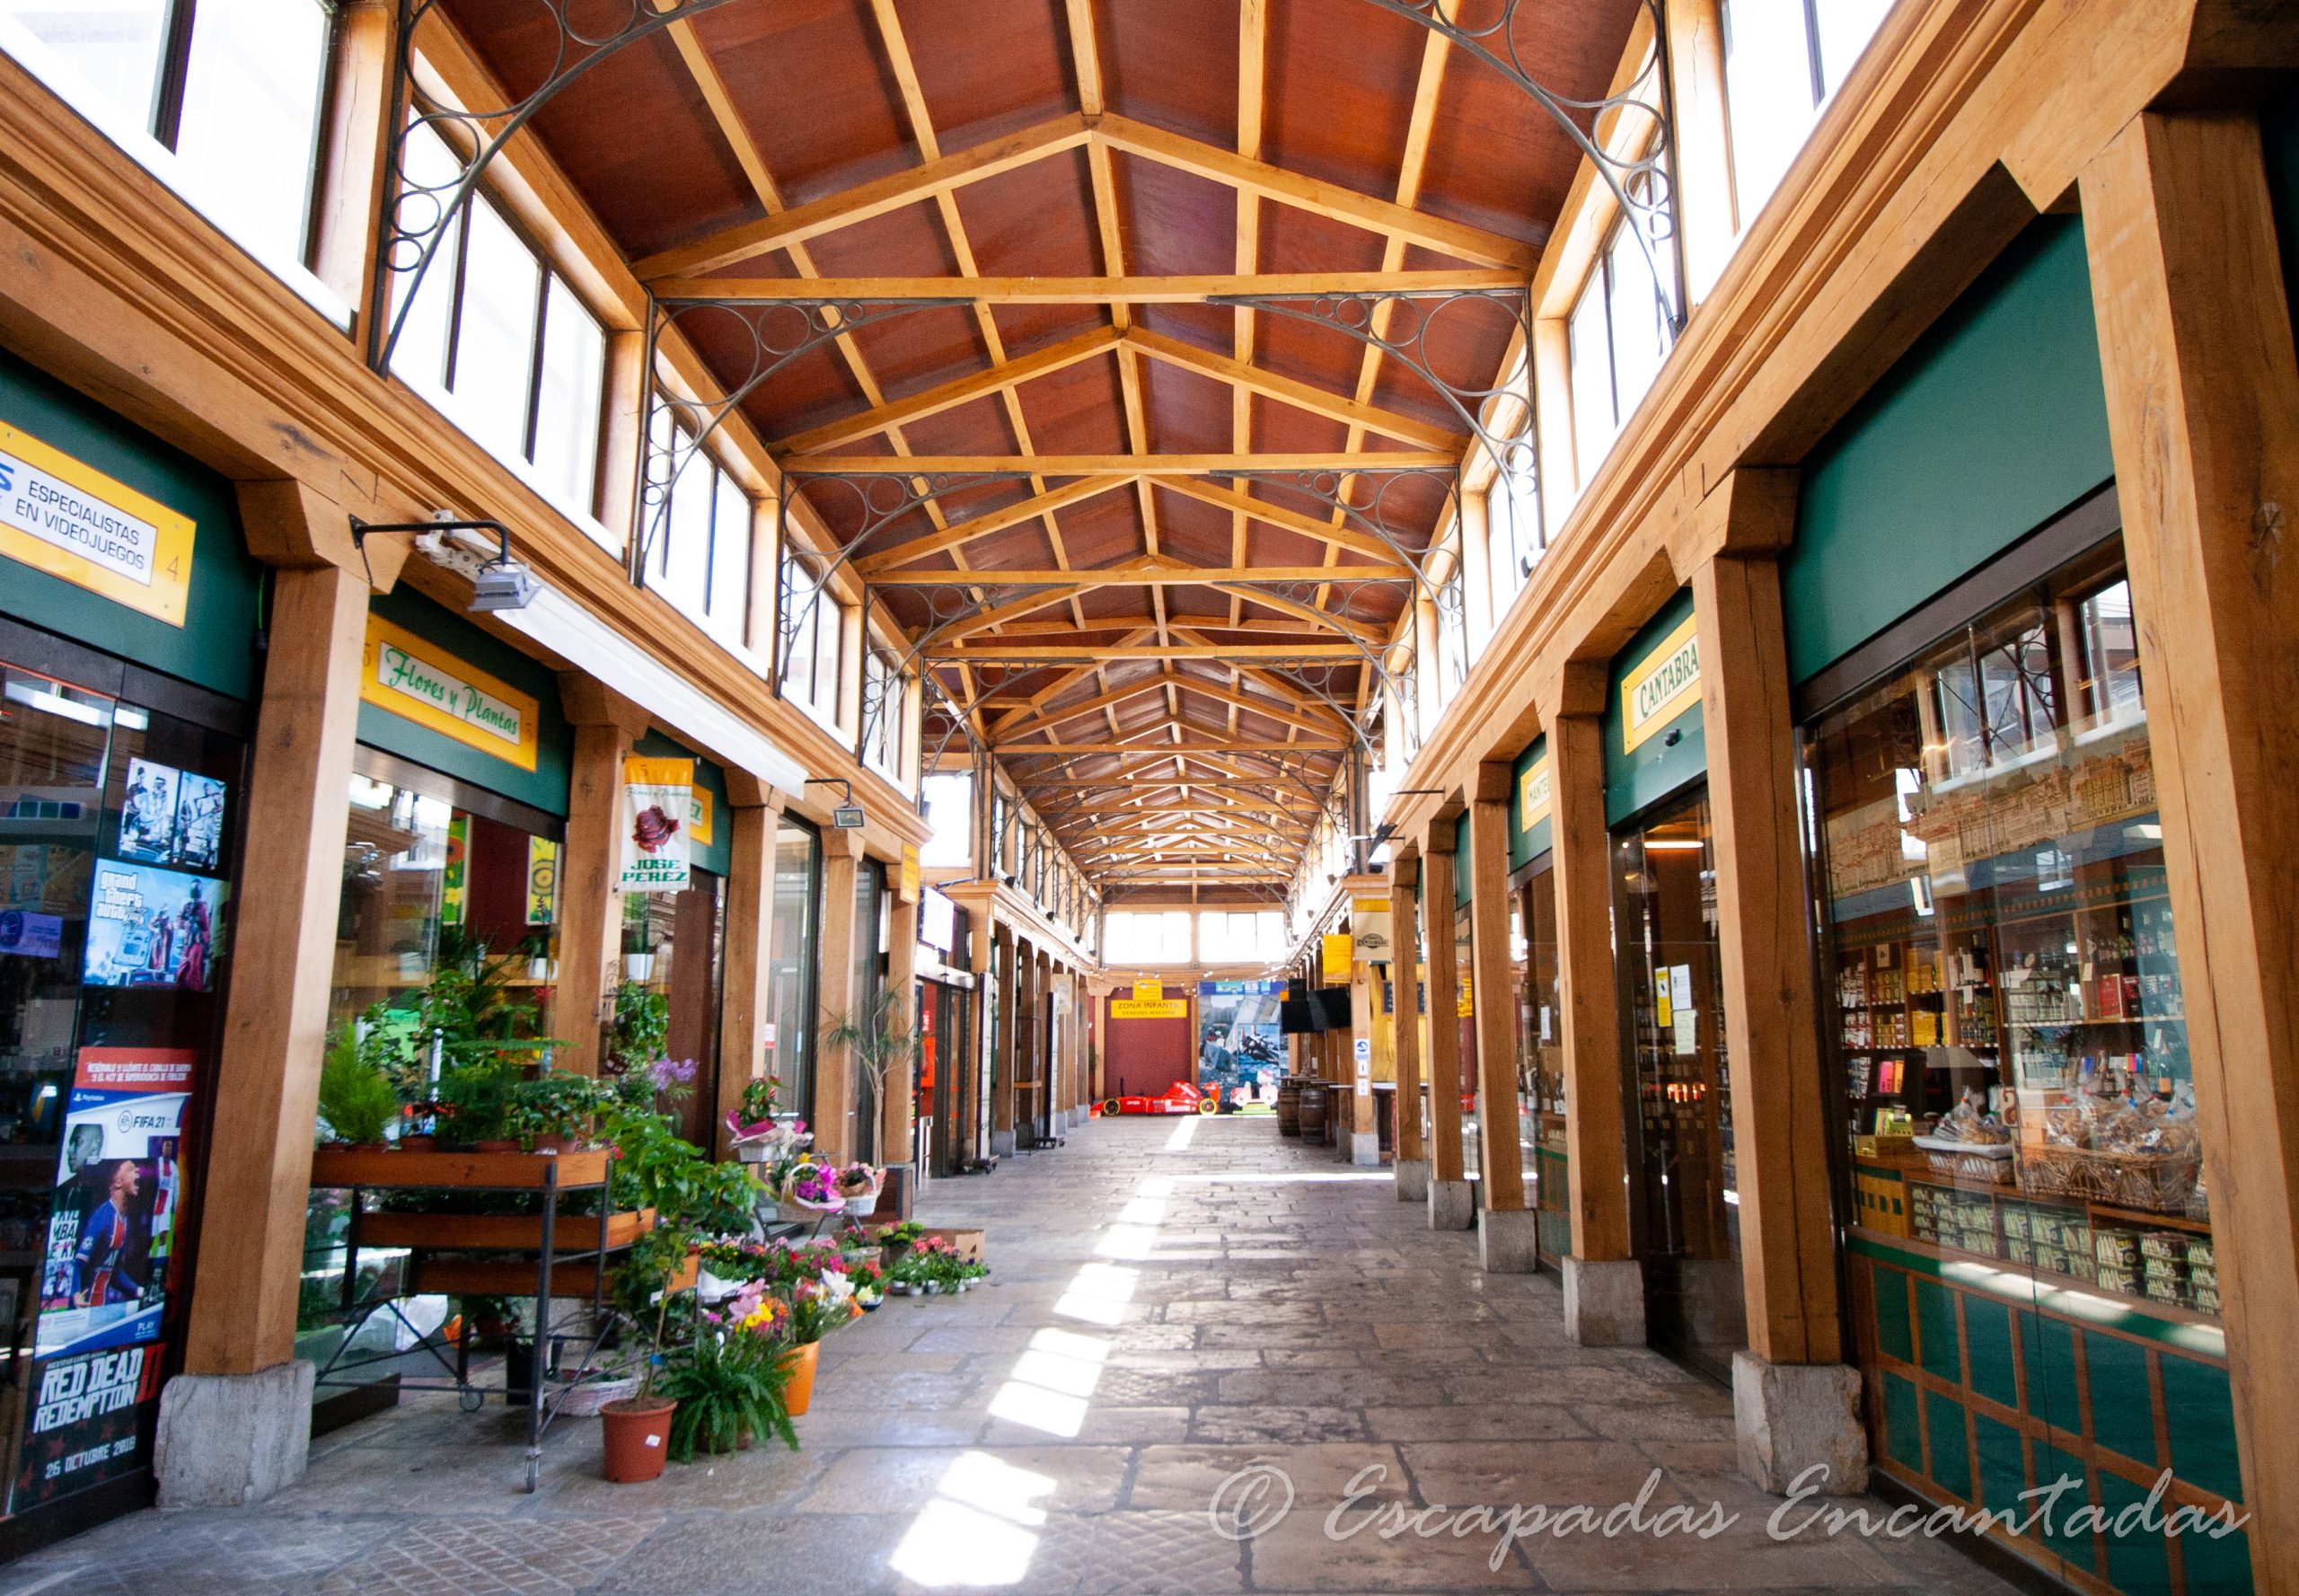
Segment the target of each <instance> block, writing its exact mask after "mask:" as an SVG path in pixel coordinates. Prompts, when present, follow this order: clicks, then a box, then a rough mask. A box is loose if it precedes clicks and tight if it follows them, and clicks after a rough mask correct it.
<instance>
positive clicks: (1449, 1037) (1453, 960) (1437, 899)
mask: <svg viewBox="0 0 2299 1596" xmlns="http://www.w3.org/2000/svg"><path fill="white" fill-rule="evenodd" d="M1422 851H1423V862H1422V877H1421V893H1422V909H1423V913H1424V915H1425V916H1426V918H1427V919H1428V921H1429V930H1428V940H1429V948H1428V957H1429V1178H1430V1179H1431V1180H1459V1179H1461V1178H1463V1176H1462V1173H1461V1026H1460V1021H1459V1020H1458V1018H1455V1014H1456V1010H1457V1008H1458V993H1459V992H1460V990H1461V981H1460V971H1459V968H1458V958H1457V957H1456V955H1455V952H1454V946H1453V823H1452V822H1451V821H1450V820H1440V821H1438V822H1435V823H1434V824H1431V826H1430V828H1429V835H1428V837H1427V839H1426V840H1425V841H1423V843H1422ZM1480 995H1482V994H1480Z"/></svg>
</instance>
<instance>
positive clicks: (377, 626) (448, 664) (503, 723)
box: [359, 615, 542, 771]
mask: <svg viewBox="0 0 2299 1596" xmlns="http://www.w3.org/2000/svg"><path fill="white" fill-rule="evenodd" d="M359 696H360V697H361V698H362V699H364V700H365V701H367V702H368V703H371V704H373V705H374V706H375V707H376V708H377V709H379V710H389V711H391V713H392V714H394V715H397V716H399V717H400V718H401V719H406V720H412V721H414V722H415V724H416V725H418V726H422V727H429V728H430V729H431V730H433V731H436V732H437V733H438V734H439V735H440V736H446V737H453V738H454V740H455V741H456V742H458V743H462V744H464V745H468V746H470V747H473V748H476V749H478V750H479V751H480V753H482V754H493V755H494V756H495V757H496V758H498V759H500V760H506V761H508V762H509V763H512V764H515V765H517V766H518V767H519V768H520V769H521V770H523V771H532V770H533V769H534V768H535V739H536V736H537V728H538V727H539V726H540V724H541V720H542V709H541V706H540V705H538V704H537V703H536V702H535V701H534V700H533V699H532V698H529V697H528V696H527V695H526V694H525V693H524V692H520V691H519V690H518V689H517V688H515V687H513V686H512V685H510V684H509V683H506V682H500V681H498V680H497V679H496V678H495V677H493V676H490V675H488V674H487V673H486V672H484V671H481V670H478V669H475V668H473V667H472V666H468V665H465V664H464V663H463V662H462V660H460V659H457V658H456V657H454V655H452V654H450V653H448V652H447V651H446V650H445V649H444V648H439V647H438V646H437V645H436V644H434V643H430V642H427V641H426V640H425V639H422V638H419V637H418V636H416V635H415V634H414V633H413V632H411V631H409V630H407V629H406V628H404V627H400V626H393V625H392V623H391V622H388V621H386V620H384V619H383V617H381V616H379V615H369V616H368V617H367V656H366V664H365V666H363V667H362V669H361V672H360V675H359Z"/></svg>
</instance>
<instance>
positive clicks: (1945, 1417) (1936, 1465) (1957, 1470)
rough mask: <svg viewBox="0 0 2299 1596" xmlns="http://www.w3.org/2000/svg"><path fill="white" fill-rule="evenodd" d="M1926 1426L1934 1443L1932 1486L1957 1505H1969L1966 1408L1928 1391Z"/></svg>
mask: <svg viewBox="0 0 2299 1596" xmlns="http://www.w3.org/2000/svg"><path fill="white" fill-rule="evenodd" d="M1924 1422H1925V1430H1926V1432H1927V1433H1928V1434H1929V1436H1930V1439H1931V1442H1932V1479H1933V1484H1935V1485H1937V1486H1939V1487H1940V1488H1941V1489H1942V1490H1943V1491H1945V1492H1947V1493H1948V1495H1951V1496H1953V1497H1955V1498H1956V1499H1957V1500H1958V1501H1960V1502H1969V1501H1970V1500H1971V1496H1972V1443H1971V1435H1970V1433H1969V1431H1967V1430H1966V1428H1965V1425H1964V1405H1963V1404H1962V1403H1960V1402H1958V1401H1954V1400H1952V1399H1951V1398H1947V1397H1943V1396H1942V1395H1941V1394H1940V1393H1939V1392H1937V1391H1926V1392H1925V1394H1924Z"/></svg>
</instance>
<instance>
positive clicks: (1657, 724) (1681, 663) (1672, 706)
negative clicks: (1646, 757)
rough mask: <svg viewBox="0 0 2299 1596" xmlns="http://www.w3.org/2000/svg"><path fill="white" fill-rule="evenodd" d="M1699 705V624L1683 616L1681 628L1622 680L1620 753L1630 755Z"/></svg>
mask: <svg viewBox="0 0 2299 1596" xmlns="http://www.w3.org/2000/svg"><path fill="white" fill-rule="evenodd" d="M1699 701H1700V631H1699V622H1698V618H1697V617H1695V616H1687V617H1686V619H1685V622H1684V624H1683V625H1681V626H1679V627H1678V628H1677V629H1676V630H1674V631H1672V632H1670V633H1669V635H1668V636H1667V637H1665V638H1662V639H1660V644H1659V646H1658V647H1656V648H1654V649H1653V650H1652V653H1650V654H1648V655H1646V656H1645V657H1644V658H1643V660H1642V661H1641V662H1640V663H1639V664H1638V665H1637V666H1636V668H1635V669H1634V670H1632V671H1630V672H1629V673H1628V675H1626V676H1625V678H1623V679H1622V682H1621V684H1620V727H1621V751H1622V752H1623V753H1631V752H1634V750H1635V748H1636V746H1637V745H1639V744H1641V743H1643V742H1644V741H1645V740H1646V739H1647V738H1649V737H1652V736H1654V735H1655V734H1657V733H1658V732H1660V729H1661V728H1662V727H1666V726H1667V725H1668V724H1669V721H1671V720H1674V719H1676V718H1677V717H1678V716H1679V715H1681V714H1683V713H1684V712H1685V711H1686V710H1689V709H1691V708H1692V707H1693V706H1694V705H1695V704H1696V703H1698V702H1699Z"/></svg>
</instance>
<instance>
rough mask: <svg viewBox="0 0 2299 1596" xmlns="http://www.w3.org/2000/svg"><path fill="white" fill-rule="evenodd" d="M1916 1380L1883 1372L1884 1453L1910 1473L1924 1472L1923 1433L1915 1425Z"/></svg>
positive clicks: (1916, 1422)
mask: <svg viewBox="0 0 2299 1596" xmlns="http://www.w3.org/2000/svg"><path fill="white" fill-rule="evenodd" d="M1917 1424H1918V1421H1917V1419H1916V1382H1915V1381H1914V1380H1907V1379H1905V1378H1903V1377H1902V1376H1900V1375H1898V1374H1890V1373H1888V1374H1886V1375H1885V1376H1884V1453H1885V1455H1886V1456H1887V1457H1889V1458H1890V1459H1891V1460H1892V1461H1893V1462H1895V1463H1898V1465H1899V1466H1900V1467H1901V1468H1905V1469H1907V1471H1908V1472H1909V1473H1911V1474H1922V1473H1923V1472H1924V1434H1923V1432H1922V1431H1921V1430H1920V1429H1918V1427H1917Z"/></svg>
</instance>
